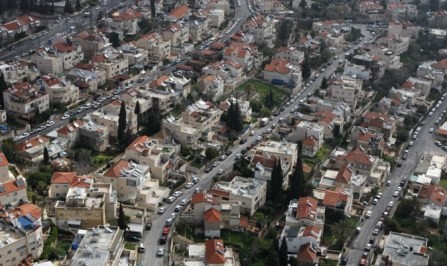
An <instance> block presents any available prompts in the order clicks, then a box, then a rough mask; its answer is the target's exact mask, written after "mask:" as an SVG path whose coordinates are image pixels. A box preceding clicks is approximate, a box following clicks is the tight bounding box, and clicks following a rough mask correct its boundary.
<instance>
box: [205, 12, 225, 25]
mask: <svg viewBox="0 0 447 266" xmlns="http://www.w3.org/2000/svg"><path fill="white" fill-rule="evenodd" d="M208 18H209V25H210V26H211V27H214V28H217V29H218V28H220V26H221V25H222V23H223V22H224V21H225V10H223V9H211V10H210V11H209V12H208Z"/></svg>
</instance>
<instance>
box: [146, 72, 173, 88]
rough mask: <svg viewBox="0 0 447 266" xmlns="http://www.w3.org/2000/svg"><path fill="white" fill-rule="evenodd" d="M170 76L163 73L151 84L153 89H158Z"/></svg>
mask: <svg viewBox="0 0 447 266" xmlns="http://www.w3.org/2000/svg"><path fill="white" fill-rule="evenodd" d="M168 79H169V77H168V76H166V75H163V76H161V77H159V78H158V79H155V80H153V81H152V82H151V83H150V84H149V86H150V87H151V88H153V89H157V88H158V87H160V86H161V85H162V84H163V83H164V82H165V81H166V80H168Z"/></svg>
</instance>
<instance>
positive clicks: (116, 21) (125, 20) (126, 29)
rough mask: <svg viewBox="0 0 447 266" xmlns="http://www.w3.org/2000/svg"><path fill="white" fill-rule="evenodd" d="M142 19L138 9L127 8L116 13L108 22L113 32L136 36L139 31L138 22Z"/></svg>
mask: <svg viewBox="0 0 447 266" xmlns="http://www.w3.org/2000/svg"><path fill="white" fill-rule="evenodd" d="M141 18H142V15H141V13H140V12H138V11H137V10H136V9H133V8H126V9H124V10H119V11H117V12H114V13H113V14H112V17H111V18H108V19H107V22H108V25H109V27H110V29H111V30H112V31H118V32H121V33H122V34H125V35H135V34H136V33H137V32H138V30H139V27H138V22H139V21H140V20H141Z"/></svg>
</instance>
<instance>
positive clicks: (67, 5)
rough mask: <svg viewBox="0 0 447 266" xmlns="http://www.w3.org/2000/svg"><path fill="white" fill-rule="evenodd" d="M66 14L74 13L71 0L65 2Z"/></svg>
mask: <svg viewBox="0 0 447 266" xmlns="http://www.w3.org/2000/svg"><path fill="white" fill-rule="evenodd" d="M64 12H65V13H68V14H72V13H73V6H72V5H71V0H65V6H64Z"/></svg>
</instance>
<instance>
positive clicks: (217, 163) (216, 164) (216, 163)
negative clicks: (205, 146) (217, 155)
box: [211, 161, 219, 167]
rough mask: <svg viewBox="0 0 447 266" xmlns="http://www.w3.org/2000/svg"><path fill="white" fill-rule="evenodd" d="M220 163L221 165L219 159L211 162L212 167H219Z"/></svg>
mask: <svg viewBox="0 0 447 266" xmlns="http://www.w3.org/2000/svg"><path fill="white" fill-rule="evenodd" d="M218 165H219V162H217V161H216V162H214V163H212V164H211V166H212V167H217V166H218Z"/></svg>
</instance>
